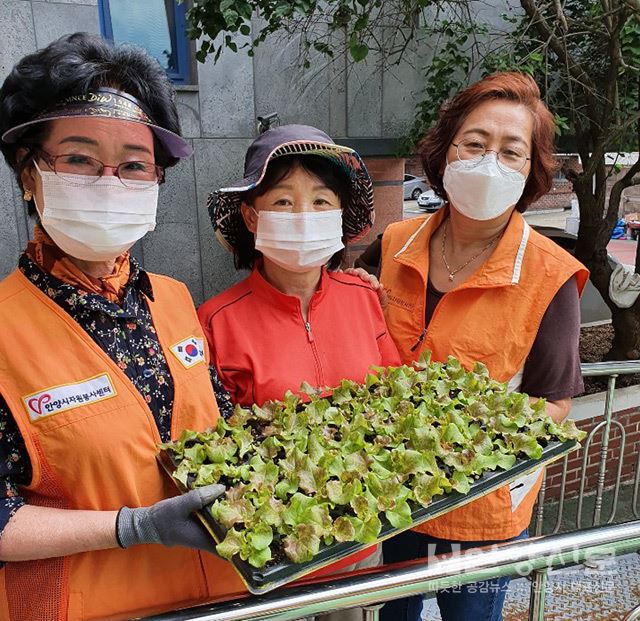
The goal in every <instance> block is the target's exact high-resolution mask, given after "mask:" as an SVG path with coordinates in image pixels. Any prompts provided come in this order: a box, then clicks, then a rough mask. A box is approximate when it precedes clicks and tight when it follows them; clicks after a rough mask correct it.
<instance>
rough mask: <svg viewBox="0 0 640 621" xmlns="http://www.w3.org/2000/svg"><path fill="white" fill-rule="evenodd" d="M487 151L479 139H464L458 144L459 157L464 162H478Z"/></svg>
mask: <svg viewBox="0 0 640 621" xmlns="http://www.w3.org/2000/svg"><path fill="white" fill-rule="evenodd" d="M485 152H486V148H485V145H484V143H482V142H480V141H479V140H464V141H462V142H461V143H459V144H458V159H459V160H460V161H461V162H463V163H465V162H468V163H469V164H476V163H477V162H478V161H479V160H480V159H481V158H482V157H483V156H484V154H485Z"/></svg>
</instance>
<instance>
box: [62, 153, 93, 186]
mask: <svg viewBox="0 0 640 621" xmlns="http://www.w3.org/2000/svg"><path fill="white" fill-rule="evenodd" d="M54 172H55V173H56V175H58V176H59V177H62V178H63V179H66V180H67V181H69V182H71V183H79V184H90V183H94V182H95V181H96V179H97V178H98V177H100V175H101V174H102V163H101V162H99V161H98V160H94V159H93V158H92V157H89V156H88V155H80V154H75V153H72V154H69V155H58V156H57V157H56V158H55V161H54Z"/></svg>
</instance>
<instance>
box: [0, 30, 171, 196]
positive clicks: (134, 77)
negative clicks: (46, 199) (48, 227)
mask: <svg viewBox="0 0 640 621" xmlns="http://www.w3.org/2000/svg"><path fill="white" fill-rule="evenodd" d="M103 86H107V87H111V88H115V89H118V90H121V91H124V92H126V93H129V94H130V95H133V96H134V97H135V98H136V99H138V100H139V101H140V103H141V104H142V105H143V107H144V108H145V111H146V112H147V113H148V115H149V116H150V117H151V118H152V119H153V121H154V122H155V123H156V124H157V125H159V126H160V127H163V128H165V129H168V130H170V131H172V132H175V133H177V134H179V133H180V122H179V120H178V112H177V109H176V105H175V101H174V99H175V91H174V88H173V85H172V83H171V81H170V80H169V78H168V77H167V74H166V72H165V71H164V69H163V68H162V67H161V65H160V63H158V61H157V60H156V59H155V58H153V57H152V56H151V55H149V54H148V53H147V52H146V51H145V50H143V49H142V48H140V47H137V46H135V45H117V46H114V45H112V44H110V43H109V42H107V41H105V40H104V39H102V38H101V37H100V36H98V35H93V34H88V33H84V32H77V33H74V34H70V35H65V36H63V37H61V38H60V39H58V40H56V41H54V42H53V43H50V44H49V45H47V47H45V48H43V49H41V50H38V51H37V52H35V53H33V54H29V55H28V56H25V57H24V58H23V59H22V60H20V62H18V63H17V64H16V65H15V66H14V67H13V69H12V70H11V72H10V73H9V75H8V76H7V78H6V79H5V81H4V83H3V84H2V87H0V136H1V135H2V134H4V132H6V131H7V130H9V129H11V128H12V127H15V126H16V125H20V124H21V123H25V122H27V121H30V120H32V119H33V118H34V117H36V116H37V115H38V114H40V113H42V112H44V111H45V110H47V109H49V108H51V107H52V106H53V105H55V104H56V103H57V102H59V101H60V100H62V99H64V98H66V97H69V96H71V95H80V94H84V93H86V92H88V91H89V90H91V89H93V88H100V87H103ZM46 132H47V123H46V122H45V123H37V124H35V125H33V126H32V127H31V128H30V129H28V130H27V131H26V132H25V133H24V134H23V135H22V136H21V137H20V139H19V140H18V142H17V143H14V144H7V143H5V142H3V141H1V140H0V149H1V150H2V153H3V155H4V158H5V160H6V161H7V163H8V164H9V166H10V167H11V168H12V169H13V170H14V172H15V173H16V177H17V179H18V185H19V186H20V187H22V181H21V178H20V176H21V173H22V171H23V170H24V168H25V166H26V165H28V164H29V163H30V161H31V158H32V155H33V154H32V153H31V152H28V153H27V156H26V157H24V158H22V160H20V161H18V157H17V153H18V150H19V149H20V148H21V147H22V148H24V147H27V148H28V149H30V148H34V147H37V146H38V144H39V142H41V141H42V140H43V139H44V138H45V137H46ZM154 143H155V158H156V162H157V163H158V164H159V165H160V166H164V167H167V166H173V165H174V164H176V163H177V162H178V159H177V158H173V157H170V156H168V155H167V154H166V153H165V151H164V149H163V148H162V146H161V145H160V143H159V141H158V140H157V139H156V140H155V141H154ZM32 207H33V205H32V204H30V208H32Z"/></svg>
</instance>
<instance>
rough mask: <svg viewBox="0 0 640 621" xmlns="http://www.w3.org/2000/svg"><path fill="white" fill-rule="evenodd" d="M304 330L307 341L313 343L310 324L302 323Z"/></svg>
mask: <svg viewBox="0 0 640 621" xmlns="http://www.w3.org/2000/svg"><path fill="white" fill-rule="evenodd" d="M304 329H305V330H306V331H307V339H308V340H309V343H313V340H314V339H313V332H311V324H310V323H309V322H308V321H305V322H304Z"/></svg>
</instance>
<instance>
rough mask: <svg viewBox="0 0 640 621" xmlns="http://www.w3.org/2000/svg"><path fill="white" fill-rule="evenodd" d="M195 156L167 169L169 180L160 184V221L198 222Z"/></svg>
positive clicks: (165, 222)
mask: <svg viewBox="0 0 640 621" xmlns="http://www.w3.org/2000/svg"><path fill="white" fill-rule="evenodd" d="M194 174H195V173H194V164H193V157H190V158H188V159H185V160H182V161H181V162H180V163H178V164H176V166H173V167H172V168H169V169H167V173H166V175H167V181H166V182H165V183H163V184H162V185H161V186H160V201H159V205H158V223H160V224H169V223H171V222H180V223H183V224H196V223H197V221H198V207H197V204H196V185H195V178H194Z"/></svg>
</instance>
